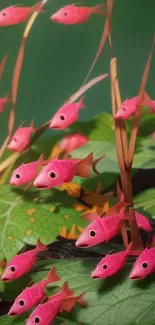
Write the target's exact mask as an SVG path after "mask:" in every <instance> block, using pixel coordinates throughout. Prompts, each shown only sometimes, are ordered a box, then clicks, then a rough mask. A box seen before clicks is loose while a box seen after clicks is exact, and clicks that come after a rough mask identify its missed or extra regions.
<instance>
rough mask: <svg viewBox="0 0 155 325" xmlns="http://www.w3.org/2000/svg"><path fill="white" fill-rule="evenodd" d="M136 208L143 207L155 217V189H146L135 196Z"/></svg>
mask: <svg viewBox="0 0 155 325" xmlns="http://www.w3.org/2000/svg"><path fill="white" fill-rule="evenodd" d="M134 204H135V208H136V207H137V208H143V210H144V211H146V212H148V213H149V214H150V215H151V216H152V218H155V189H149V190H146V191H144V192H142V193H140V194H138V195H137V196H136V197H135V198H134Z"/></svg>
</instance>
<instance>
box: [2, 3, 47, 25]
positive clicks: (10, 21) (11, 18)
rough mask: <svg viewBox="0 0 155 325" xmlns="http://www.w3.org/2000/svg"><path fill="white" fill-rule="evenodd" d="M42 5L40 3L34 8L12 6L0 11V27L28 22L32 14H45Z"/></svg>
mask: <svg viewBox="0 0 155 325" xmlns="http://www.w3.org/2000/svg"><path fill="white" fill-rule="evenodd" d="M41 5H42V3H41V2H38V3H36V4H35V5H34V6H32V7H17V6H10V7H7V8H4V9H3V10H1V11H0V26H10V25H15V24H20V23H23V22H24V21H26V20H27V19H28V17H29V15H30V13H31V12H34V11H37V12H44V10H43V9H42V8H41Z"/></svg>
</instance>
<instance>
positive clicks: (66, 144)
mask: <svg viewBox="0 0 155 325" xmlns="http://www.w3.org/2000/svg"><path fill="white" fill-rule="evenodd" d="M87 142H88V138H87V137H86V136H85V135H83V134H81V133H75V134H71V135H67V136H66V137H64V138H63V139H62V141H61V142H60V148H61V149H63V150H65V151H66V153H67V154H68V153H70V152H71V151H73V150H75V149H77V148H80V147H82V146H84V145H85V144H86V143H87Z"/></svg>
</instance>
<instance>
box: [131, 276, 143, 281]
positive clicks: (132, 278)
mask: <svg viewBox="0 0 155 325" xmlns="http://www.w3.org/2000/svg"><path fill="white" fill-rule="evenodd" d="M130 279H131V280H141V279H143V278H141V277H140V276H138V275H137V276H136V275H133V276H132V275H131V276H130Z"/></svg>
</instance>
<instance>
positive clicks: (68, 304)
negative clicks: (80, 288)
mask: <svg viewBox="0 0 155 325" xmlns="http://www.w3.org/2000/svg"><path fill="white" fill-rule="evenodd" d="M84 295H85V292H83V293H82V294H81V295H79V296H76V297H69V298H64V300H63V301H62V302H61V307H60V308H61V310H63V311H67V312H70V311H71V310H72V309H73V307H74V305H75V304H76V303H78V304H80V305H82V306H87V304H86V302H85V301H84V300H83V297H84Z"/></svg>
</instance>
